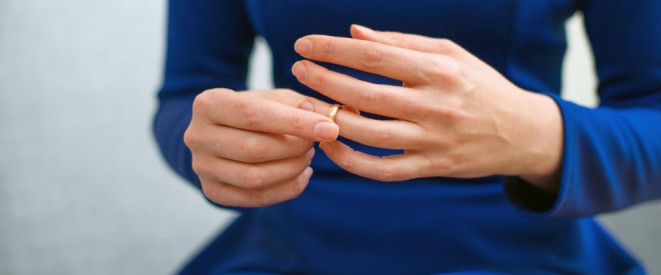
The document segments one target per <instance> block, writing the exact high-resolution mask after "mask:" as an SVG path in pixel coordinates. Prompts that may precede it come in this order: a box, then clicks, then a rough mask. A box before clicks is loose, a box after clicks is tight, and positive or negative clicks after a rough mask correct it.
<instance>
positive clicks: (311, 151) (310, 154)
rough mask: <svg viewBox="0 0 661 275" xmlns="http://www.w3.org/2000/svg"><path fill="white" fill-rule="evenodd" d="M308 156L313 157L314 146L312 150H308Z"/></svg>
mask: <svg viewBox="0 0 661 275" xmlns="http://www.w3.org/2000/svg"><path fill="white" fill-rule="evenodd" d="M306 156H307V157H308V159H312V157H314V148H312V149H310V151H308V153H307V155H306Z"/></svg>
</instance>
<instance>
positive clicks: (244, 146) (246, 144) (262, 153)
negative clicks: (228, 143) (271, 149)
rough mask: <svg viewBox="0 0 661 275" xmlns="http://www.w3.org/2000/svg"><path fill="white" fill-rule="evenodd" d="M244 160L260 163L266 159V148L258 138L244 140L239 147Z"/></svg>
mask: <svg viewBox="0 0 661 275" xmlns="http://www.w3.org/2000/svg"><path fill="white" fill-rule="evenodd" d="M239 148H241V152H242V153H243V155H244V157H245V159H246V160H247V161H251V162H261V161H263V160H265V159H266V154H267V152H268V148H266V146H265V144H264V142H262V141H261V140H259V139H258V138H246V139H245V140H243V141H242V142H241V145H240V146H239Z"/></svg>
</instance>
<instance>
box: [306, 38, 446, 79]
mask: <svg viewBox="0 0 661 275" xmlns="http://www.w3.org/2000/svg"><path fill="white" fill-rule="evenodd" d="M294 49H295V50H296V52H297V53H299V54H300V55H301V56H303V57H306V58H309V59H312V60H317V61H323V62H329V63H334V64H338V65H342V66H346V67H350V68H354V69H357V70H361V71H366V72H370V73H374V74H379V75H382V76H386V77H390V78H393V79H397V80H401V81H403V82H405V83H412V84H419V83H427V82H428V76H427V75H426V72H425V70H428V69H429V68H428V67H429V66H433V65H439V62H436V59H437V58H438V57H437V55H431V54H428V53H422V52H417V51H413V50H409V49H404V48H399V47H394V46H390V45H385V44H381V43H375V42H371V41H365V40H358V39H352V38H343V37H332V36H325V35H308V36H305V37H303V38H300V39H299V40H298V41H296V43H295V44H294ZM433 69H436V68H433Z"/></svg>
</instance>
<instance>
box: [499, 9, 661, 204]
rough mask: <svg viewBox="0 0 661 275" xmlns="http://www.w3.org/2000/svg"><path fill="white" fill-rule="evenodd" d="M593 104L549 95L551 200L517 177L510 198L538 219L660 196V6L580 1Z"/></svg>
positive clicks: (508, 186)
mask: <svg viewBox="0 0 661 275" xmlns="http://www.w3.org/2000/svg"><path fill="white" fill-rule="evenodd" d="M580 8H581V10H582V12H583V14H584V18H585V26H586V30H587V33H588V36H589V38H590V42H591V44H592V50H593V53H594V57H595V64H596V69H597V74H598V77H599V88H598V93H599V99H600V106H599V107H598V108H595V109H591V108H586V107H582V106H578V105H576V104H573V103H571V102H567V101H564V100H562V99H560V98H559V97H556V96H553V98H554V99H555V101H556V103H557V104H558V106H559V108H560V110H561V112H562V118H563V124H564V149H563V151H564V152H563V160H562V169H561V179H560V190H559V193H558V195H557V196H550V195H548V194H545V193H543V192H541V191H539V190H537V189H535V188H533V187H531V186H530V185H528V184H527V183H526V182H524V181H522V180H521V179H518V178H508V180H507V181H506V184H505V188H506V191H507V193H508V195H509V197H510V198H511V200H512V201H513V202H514V203H515V204H517V205H518V206H520V207H522V208H523V209H524V210H526V212H527V213H529V214H532V215H533V216H538V217H548V216H550V217H580V216H587V215H594V214H598V213H604V212H609V211H615V210H619V209H623V208H626V207H628V206H632V205H634V204H637V203H641V202H645V201H649V200H653V199H658V198H659V197H661V1H659V0H632V1H621V0H589V1H583V2H582V3H581V7H580Z"/></svg>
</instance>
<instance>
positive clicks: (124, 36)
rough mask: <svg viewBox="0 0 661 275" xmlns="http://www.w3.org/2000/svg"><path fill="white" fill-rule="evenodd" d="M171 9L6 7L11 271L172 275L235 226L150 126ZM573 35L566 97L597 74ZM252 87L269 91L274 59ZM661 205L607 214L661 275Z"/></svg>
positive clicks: (0, 245)
mask: <svg viewBox="0 0 661 275" xmlns="http://www.w3.org/2000/svg"><path fill="white" fill-rule="evenodd" d="M164 17H165V5H164V1H161V0H142V1H134V0H113V1H110V0H105V1H100V0H99V1H89V0H88V1H84V0H60V1H47V0H2V1H0V129H1V130H0V153H1V155H0V274H167V273H172V272H173V271H175V270H176V269H177V268H178V267H179V266H180V265H181V264H183V263H184V262H185V261H186V259H187V258H188V257H190V256H191V255H192V254H193V253H194V252H195V251H196V250H198V249H199V248H200V247H202V245H203V244H204V243H205V242H206V241H208V240H209V239H210V238H211V237H213V236H214V235H215V234H217V232H219V230H221V229H222V228H223V227H224V226H225V225H226V224H227V223H228V222H230V221H231V220H232V219H233V218H234V214H232V213H230V212H227V211H223V210H220V209H216V208H214V207H211V206H210V205H208V204H207V203H206V202H205V201H204V200H203V199H202V198H201V195H200V194H199V193H197V192H195V191H194V190H193V189H192V188H190V187H189V186H187V185H186V184H185V183H184V182H183V181H182V180H180V179H179V178H177V177H176V176H175V175H174V174H173V173H171V172H170V171H169V170H168V169H167V168H166V166H165V165H164V162H163V161H162V160H161V159H160V156H159V154H158V151H157V150H156V146H155V145H154V142H153V139H152V136H151V132H150V120H151V117H152V114H153V111H154V109H155V103H156V101H155V97H154V92H155V90H156V89H157V87H158V84H159V81H160V72H161V66H162V62H163V61H162V56H163V49H164V45H163V41H164V22H165V19H164ZM569 27H570V39H571V44H570V52H569V54H568V58H567V64H566V66H567V68H568V70H567V71H566V74H565V75H566V83H565V92H566V95H565V97H566V98H570V99H572V100H574V101H577V102H580V103H582V104H585V105H593V104H595V98H594V97H593V96H591V92H590V91H592V90H593V89H594V82H595V81H594V76H593V74H592V73H591V62H592V61H591V60H590V59H589V54H588V48H587V44H586V42H585V37H584V34H583V33H582V29H581V26H580V21H579V20H575V19H574V20H572V21H571V22H570V23H569ZM253 61H254V64H256V65H255V66H253V67H254V68H253V72H252V75H251V81H250V83H251V86H252V87H254V88H267V87H269V86H270V81H271V80H270V76H269V75H268V68H269V62H270V61H269V56H268V50H267V48H266V46H265V45H264V44H263V43H260V44H259V47H258V48H257V49H256V54H255V56H254V60H253ZM659 210H661V205H660V204H658V203H656V204H652V203H648V204H645V205H643V206H638V207H635V208H633V209H630V210H627V211H624V212H620V213H618V214H616V215H607V216H604V217H603V219H602V220H603V221H604V223H605V224H607V225H608V226H609V228H611V229H612V231H613V232H615V234H616V235H617V236H618V237H619V239H621V240H622V241H623V242H624V243H625V244H627V245H628V247H629V248H630V249H631V250H632V251H633V253H635V254H636V255H637V256H638V257H640V258H641V259H643V260H644V261H645V262H646V264H647V266H648V268H649V270H650V271H651V273H653V274H661V263H659V261H658V258H659V255H661V238H658V237H657V236H656V235H655V233H656V232H661V219H660V218H661V212H660V211H659Z"/></svg>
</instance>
